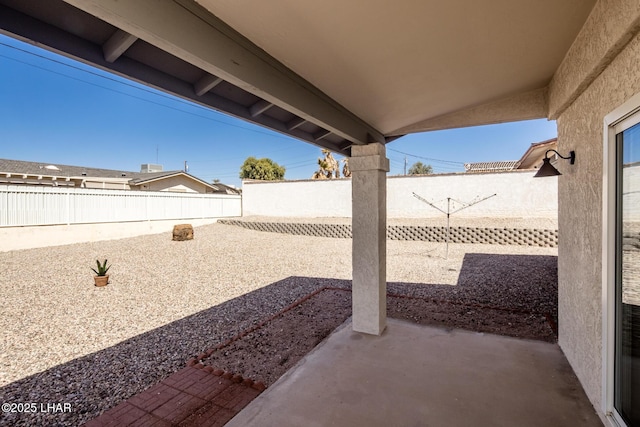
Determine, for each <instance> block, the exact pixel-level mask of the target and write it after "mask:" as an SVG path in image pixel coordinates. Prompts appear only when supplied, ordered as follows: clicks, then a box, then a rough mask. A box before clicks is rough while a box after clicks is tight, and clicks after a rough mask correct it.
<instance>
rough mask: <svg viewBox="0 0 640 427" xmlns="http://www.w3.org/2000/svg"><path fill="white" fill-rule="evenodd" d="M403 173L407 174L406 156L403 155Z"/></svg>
mask: <svg viewBox="0 0 640 427" xmlns="http://www.w3.org/2000/svg"><path fill="white" fill-rule="evenodd" d="M404 174H405V175H406V174H407V156H404Z"/></svg>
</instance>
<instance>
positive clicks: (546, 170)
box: [533, 150, 576, 178]
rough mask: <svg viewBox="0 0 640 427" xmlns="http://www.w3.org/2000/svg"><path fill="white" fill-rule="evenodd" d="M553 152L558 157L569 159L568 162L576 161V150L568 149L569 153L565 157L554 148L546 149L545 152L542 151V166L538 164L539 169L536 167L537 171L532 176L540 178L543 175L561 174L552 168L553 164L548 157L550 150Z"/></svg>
mask: <svg viewBox="0 0 640 427" xmlns="http://www.w3.org/2000/svg"><path fill="white" fill-rule="evenodd" d="M552 151H553V152H554V153H556V154H557V155H558V157H560V158H562V159H565V160H569V164H574V163H575V162H576V152H575V151H570V152H569V155H568V156H567V157H565V156H563V155H562V154H560V153H558V152H557V151H556V150H547V152H546V153H544V159H542V166H540V169H538V173H536V174H535V175H534V176H533V177H534V178H541V177H544V176H556V175H562V174H561V173H560V172H559V171H558V169H556V168H554V167H553V165H552V164H551V159H550V158H549V157H548V156H549V153H550V152H552Z"/></svg>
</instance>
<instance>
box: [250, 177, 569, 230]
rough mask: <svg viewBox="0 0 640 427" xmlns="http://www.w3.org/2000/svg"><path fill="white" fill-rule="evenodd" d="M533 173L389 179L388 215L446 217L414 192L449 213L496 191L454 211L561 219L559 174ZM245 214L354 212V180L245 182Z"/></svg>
mask: <svg viewBox="0 0 640 427" xmlns="http://www.w3.org/2000/svg"><path fill="white" fill-rule="evenodd" d="M533 175H534V172H532V171H525V172H509V173H486V174H484V173H483V174H451V175H430V176H421V177H412V176H406V177H405V176H401V177H388V179H387V215H388V217H389V218H442V217H444V214H443V213H442V212H440V211H438V210H437V209H435V208H433V207H431V206H429V205H428V204H426V203H425V202H422V201H420V200H418V199H417V198H415V197H414V196H413V193H414V192H415V193H416V194H418V195H420V196H421V197H423V198H424V199H426V200H428V201H429V202H431V203H433V204H434V205H436V206H438V207H439V208H440V209H442V210H444V211H445V212H446V211H447V198H451V199H452V200H451V204H450V206H449V212H453V211H455V210H457V209H459V208H460V207H462V206H463V205H462V204H461V203H460V202H463V203H470V202H472V201H474V200H475V201H478V200H480V199H482V198H485V197H488V196H491V195H492V194H496V196H493V197H491V198H489V199H487V200H485V201H482V202H480V203H477V204H475V205H474V206H471V207H468V208H466V209H463V210H461V211H460V212H457V213H455V214H454V215H455V216H456V217H500V218H546V219H550V220H553V221H555V220H556V218H557V208H558V199H557V178H556V177H551V178H547V179H538V178H533ZM242 205H243V206H242V207H243V210H242V212H243V215H244V216H251V215H260V216H274V217H351V180H348V179H342V180H331V181H329V180H327V181H282V182H244V185H243V192H242Z"/></svg>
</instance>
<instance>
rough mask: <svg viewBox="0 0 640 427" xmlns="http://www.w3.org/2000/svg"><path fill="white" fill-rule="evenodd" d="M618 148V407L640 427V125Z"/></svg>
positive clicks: (623, 135) (620, 137) (628, 132)
mask: <svg viewBox="0 0 640 427" xmlns="http://www.w3.org/2000/svg"><path fill="white" fill-rule="evenodd" d="M617 148H618V156H617V157H618V179H617V182H618V226H617V229H618V232H617V234H618V244H617V247H618V250H617V253H618V255H617V259H618V279H617V280H616V282H617V284H616V366H615V383H616V385H615V407H616V409H617V410H618V412H619V413H620V415H621V416H622V418H623V419H624V420H625V421H626V422H627V423H628V425H629V426H640V125H635V126H633V127H631V128H629V129H627V130H625V131H624V132H622V133H621V134H619V135H618V136H617Z"/></svg>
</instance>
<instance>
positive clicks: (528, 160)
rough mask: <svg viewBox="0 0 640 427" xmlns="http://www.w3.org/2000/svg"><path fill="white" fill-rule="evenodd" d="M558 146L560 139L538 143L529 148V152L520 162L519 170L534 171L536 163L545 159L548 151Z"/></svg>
mask: <svg viewBox="0 0 640 427" xmlns="http://www.w3.org/2000/svg"><path fill="white" fill-rule="evenodd" d="M557 146H558V138H551V139H548V140H546V141H542V142H536V143H533V144H531V145H530V146H529V148H528V149H527V151H526V152H525V153H524V154H523V155H522V157H521V158H520V160H519V163H520V165H519V166H518V169H533V168H534V167H535V166H536V163H537V162H539V161H540V159H541V158H543V157H544V155H545V153H546V152H547V150H550V149H553V148H554V147H557Z"/></svg>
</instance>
